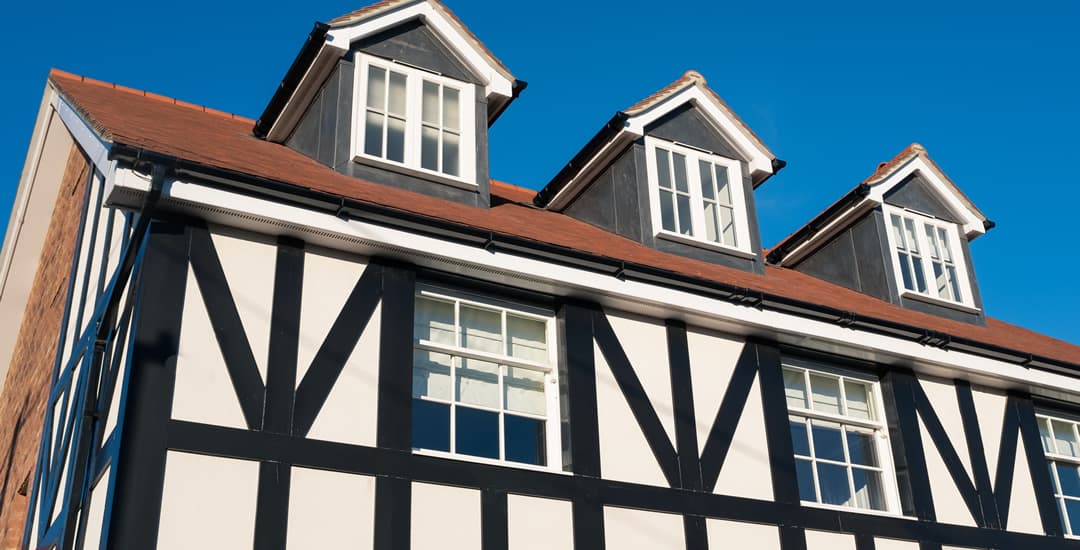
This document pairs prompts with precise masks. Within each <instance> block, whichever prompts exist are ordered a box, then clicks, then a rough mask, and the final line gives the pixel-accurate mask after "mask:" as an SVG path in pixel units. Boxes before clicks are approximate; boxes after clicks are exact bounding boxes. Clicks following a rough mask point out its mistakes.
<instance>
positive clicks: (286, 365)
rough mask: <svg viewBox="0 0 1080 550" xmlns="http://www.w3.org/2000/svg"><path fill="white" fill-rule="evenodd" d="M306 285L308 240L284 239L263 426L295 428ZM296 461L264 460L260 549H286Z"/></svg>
mask: <svg viewBox="0 0 1080 550" xmlns="http://www.w3.org/2000/svg"><path fill="white" fill-rule="evenodd" d="M303 287H304V243H303V242H301V241H297V240H294V239H289V238H281V239H279V240H278V249H277V266H276V268H275V272H274V298H273V305H272V308H271V311H270V349H269V356H268V357H267V362H266V365H267V367H266V400H265V403H266V405H265V407H264V408H263V424H262V426H263V431H267V432H273V433H280V434H290V433H292V418H293V401H294V398H295V396H296V355H297V351H298V348H299V345H300V306H301V303H302V300H303V297H302V292H303ZM291 474H292V465H291V464H284V463H280V462H262V463H260V464H259V493H258V501H257V505H256V511H255V548H259V549H260V550H262V549H266V550H284V548H285V536H286V528H287V525H288V522H289V483H290V481H291Z"/></svg>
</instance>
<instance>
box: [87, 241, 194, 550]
mask: <svg viewBox="0 0 1080 550" xmlns="http://www.w3.org/2000/svg"><path fill="white" fill-rule="evenodd" d="M189 241H190V231H189V230H188V228H186V227H183V226H180V225H173V224H162V223H154V224H153V225H151V227H150V232H149V235H148V236H147V243H146V249H145V251H144V253H143V261H142V266H141V268H140V274H139V285H138V289H137V291H136V292H137V294H136V304H137V305H136V314H135V321H134V323H135V329H134V331H135V333H134V335H133V338H134V342H133V349H132V355H131V364H130V365H129V367H128V371H129V376H130V378H129V382H128V388H127V403H126V405H125V410H124V411H121V415H122V419H121V424H120V430H121V431H120V434H121V436H120V443H119V445H120V448H119V453H118V454H119V457H118V460H117V463H116V464H115V466H114V467H115V468H116V493H115V496H114V499H113V503H114V504H113V511H112V525H111V527H110V529H109V533H110V535H109V541H108V542H107V546H106V548H109V549H110V550H112V549H117V550H118V549H124V548H155V547H157V533H158V523H159V520H160V516H161V498H162V490H163V488H164V483H165V455H166V449H167V447H166V444H167V441H166V439H167V438H166V425H167V423H168V420H169V416H170V414H171V411H172V399H173V390H174V388H175V384H176V355H177V353H178V351H179V347H180V326H181V321H182V317H183V312H184V298H185V296H184V294H185V292H186V288H187V275H188V245H189ZM193 299H198V297H197V296H196V297H194V298H193Z"/></svg>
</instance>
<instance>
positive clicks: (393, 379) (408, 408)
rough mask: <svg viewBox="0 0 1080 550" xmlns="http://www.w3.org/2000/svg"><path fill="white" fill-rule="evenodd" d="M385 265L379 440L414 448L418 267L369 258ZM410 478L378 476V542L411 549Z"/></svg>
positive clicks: (383, 549)
mask: <svg viewBox="0 0 1080 550" xmlns="http://www.w3.org/2000/svg"><path fill="white" fill-rule="evenodd" d="M367 269H381V270H382V309H381V317H380V327H379V397H378V399H379V402H378V418H377V419H376V426H377V428H376V434H375V440H376V445H377V446H378V447H380V448H383V449H392V450H396V451H405V452H409V451H410V450H411V449H412V338H413V315H414V313H415V312H414V309H415V307H416V304H415V301H416V273H415V272H414V271H412V270H409V269H405V268H401V267H395V266H388V265H381V264H375V263H372V264H369V265H368V267H367ZM411 523H412V484H411V483H410V482H409V480H407V479H401V478H390V477H379V478H378V479H376V480H375V548H378V549H380V550H408V549H409V546H410V544H411V542H410V534H411Z"/></svg>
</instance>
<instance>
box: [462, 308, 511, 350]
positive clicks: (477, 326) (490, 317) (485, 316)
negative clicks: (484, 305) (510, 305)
mask: <svg viewBox="0 0 1080 550" xmlns="http://www.w3.org/2000/svg"><path fill="white" fill-rule="evenodd" d="M461 345H462V346H464V347H466V348H469V349H474V350H477V351H486V352H488V353H498V354H500V355H501V354H503V353H505V350H504V349H503V339H502V315H501V314H500V313H499V312H498V311H492V310H490V309H480V308H477V307H473V306H467V305H464V304H462V306H461Z"/></svg>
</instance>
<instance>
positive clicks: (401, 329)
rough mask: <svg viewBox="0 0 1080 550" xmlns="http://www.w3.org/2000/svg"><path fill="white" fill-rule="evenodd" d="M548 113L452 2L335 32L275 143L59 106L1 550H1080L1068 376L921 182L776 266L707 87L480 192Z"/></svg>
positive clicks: (12, 292) (12, 416)
mask: <svg viewBox="0 0 1080 550" xmlns="http://www.w3.org/2000/svg"><path fill="white" fill-rule="evenodd" d="M523 88H524V83H523V82H521V81H519V80H517V79H516V78H515V77H514V76H513V75H512V74H511V73H510V72H509V70H508V69H507V68H506V67H504V66H503V65H502V64H501V63H500V62H499V61H498V60H497V59H496V58H495V57H494V55H492V53H491V52H489V51H488V50H487V49H486V48H485V47H484V46H483V45H482V43H481V42H480V41H479V40H478V39H477V38H476V37H475V36H473V35H472V34H471V33H470V32H469V31H468V29H467V28H465V26H464V25H463V24H462V22H461V21H459V20H458V19H457V18H456V17H455V16H454V15H453V14H452V13H451V12H450V11H449V10H448V9H447V8H446V6H444V5H442V4H441V3H439V2H438V1H437V0H383V1H381V2H379V3H377V4H374V5H372V6H369V7H366V8H363V9H360V10H358V11H356V12H354V13H351V14H348V15H346V16H343V17H341V18H338V19H336V20H334V21H332V22H330V23H329V24H318V25H316V26H315V28H314V30H313V31H312V33H311V35H310V36H309V37H308V40H307V42H306V43H305V45H304V47H303V49H302V50H301V52H300V53H299V55H298V56H297V58H296V61H295V62H294V63H293V65H292V67H291V68H290V69H289V71H288V73H287V74H286V75H285V78H284V79H283V81H282V84H281V86H280V87H279V88H278V90H277V92H276V93H275V94H274V96H273V98H272V99H271V100H270V102H269V104H268V106H267V108H266V110H265V112H264V113H263V114H262V116H261V117H260V118H259V120H258V121H253V120H248V119H244V118H242V117H237V116H233V115H229V114H226V113H222V112H219V111H214V110H212V109H208V108H204V107H200V106H196V105H191V104H187V103H184V102H181V101H178V100H173V99H170V98H165V97H163V96H159V95H155V94H151V93H147V92H141V91H138V90H132V89H129V88H124V87H121V86H116V85H112V84H107V83H103V82H99V81H95V80H91V79H88V78H84V77H80V76H75V75H72V74H68V73H64V72H60V71H54V72H53V73H52V74H51V75H50V78H49V81H48V84H47V86H46V89H45V95H44V98H43V99H42V103H41V109H40V112H39V116H38V119H37V125H36V127H35V132H34V135H33V139H32V142H31V144H30V153H29V155H28V157H27V161H26V169H25V170H24V172H23V175H22V180H21V182H20V187H19V191H18V195H17V197H16V204H15V208H14V210H13V214H12V220H11V223H10V225H9V229H8V233H7V235H6V236H5V239H4V248H3V253H2V257H0V277H2V284H0V323H3V324H4V326H5V328H6V330H3V331H0V365H3V366H5V367H6V368H7V371H6V381H5V385H4V389H3V399H0V442H2V443H3V445H6V447H4V448H2V449H0V451H2V452H0V470H2V472H3V475H2V481H0V505H2V508H0V529H3V531H2V532H0V537H2V541H0V542H2V543H3V544H4V545H5V546H4V547H5V548H7V547H11V548H32V549H44V548H62V549H65V550H67V549H72V548H78V549H98V548H110V549H144V548H159V549H181V548H183V549H187V548H220V549H230V550H231V549H240V548H255V549H259V550H263V549H307V548H320V547H348V548H365V549H379V550H406V549H427V548H440V549H442V548H447V549H477V548H479V549H483V550H530V549H545V550H549V549H563V548H565V549H571V548H574V549H577V550H585V549H587V550H596V549H603V548H607V549H609V550H619V549H625V548H665V549H669V548H677V549H686V550H706V549H709V548H712V549H714V550H715V549H719V548H725V547H732V546H734V547H738V548H762V549H770V548H772V549H783V550H805V549H810V550H815V549H843V548H846V549H858V550H869V549H874V548H877V549H881V550H890V549H903V548H911V549H914V548H920V549H924V550H926V549H938V548H1018V547H1023V548H1080V541H1077V540H1074V538H1073V536H1074V534H1076V535H1080V469H1078V468H1080V458H1078V457H1080V433H1078V431H1077V430H1078V420H1080V414H1078V412H1080V375H1078V372H1080V371H1078V369H1080V347H1078V346H1075V345H1072V344H1068V343H1065V342H1061V341H1058V340H1054V339H1052V338H1050V337H1047V336H1044V335H1040V334H1036V333H1033V332H1031V331H1027V330H1025V329H1022V328H1019V327H1016V326H1013V325H1009V324H1007V323H1004V322H1002V321H998V320H996V319H994V318H991V317H989V316H987V315H986V309H985V305H984V304H983V301H982V299H981V297H980V295H979V291H978V285H977V281H976V276H975V269H974V265H973V262H972V260H971V255H970V251H969V242H970V241H971V240H973V239H975V238H976V237H979V236H981V235H982V234H983V233H985V232H986V231H987V230H989V229H990V228H991V227H993V224H992V223H991V222H990V221H989V220H988V219H987V218H986V216H985V215H983V214H982V213H981V212H980V211H979V209H978V208H977V207H976V206H975V205H974V204H973V203H972V202H971V201H970V200H969V199H968V198H967V197H966V196H965V195H964V194H963V193H962V192H961V191H960V190H959V188H958V187H957V186H956V185H955V184H954V183H953V182H952V181H951V180H950V179H949V178H948V177H947V176H946V175H945V173H944V172H943V171H942V170H941V169H940V168H939V167H938V166H937V165H936V164H935V163H934V162H933V161H932V160H931V159H930V157H929V156H928V154H927V152H926V150H925V149H924V148H922V147H921V146H919V145H912V146H910V147H908V148H907V149H905V150H904V151H903V152H901V153H900V154H899V155H898V156H896V157H895V158H894V159H893V160H892V161H890V162H888V163H884V164H882V165H880V166H879V167H878V169H877V171H876V172H875V173H874V174H873V175H872V176H871V177H870V178H868V179H867V180H866V181H864V182H863V183H861V184H859V185H858V186H857V187H856V188H855V189H854V190H853V191H852V192H850V193H849V194H847V195H846V196H844V197H842V198H841V199H840V200H839V201H837V202H836V203H835V204H834V205H833V206H831V207H829V208H828V209H826V211H825V212H823V213H822V214H821V215H819V216H818V217H817V218H815V219H814V220H812V221H810V222H809V223H808V224H807V225H806V226H805V227H804V228H802V229H800V230H799V231H797V232H795V233H794V234H793V235H791V236H790V237H789V238H787V239H785V240H784V241H783V242H781V243H780V244H778V245H777V246H774V247H772V248H771V249H770V248H766V247H764V246H763V243H762V242H761V236H760V231H759V222H758V218H757V214H756V212H755V206H754V193H755V189H756V188H757V187H758V186H760V185H762V184H763V183H765V182H766V180H768V179H769V178H770V177H772V176H773V175H775V174H776V172H777V171H778V170H780V169H781V168H783V167H784V162H783V161H781V160H779V159H777V157H776V156H775V155H774V154H773V153H772V152H771V151H770V150H769V148H768V147H767V146H766V145H765V144H764V143H762V141H761V140H760V139H759V138H758V137H757V136H756V135H755V134H754V133H753V131H751V130H750V129H749V128H748V127H747V126H746V125H745V124H744V123H743V122H742V121H741V120H740V119H739V118H738V117H737V116H736V115H735V114H734V112H733V111H732V109H731V108H730V107H728V106H727V105H726V104H725V103H724V102H723V101H722V100H721V99H720V97H719V96H718V95H717V94H716V93H715V92H714V91H713V90H711V89H710V88H709V87H708V85H707V83H706V80H705V78H704V77H703V76H702V75H700V74H699V73H696V72H694V71H690V72H687V73H686V74H684V75H683V76H682V77H681V78H679V79H678V80H676V81H675V82H673V83H672V84H670V85H669V86H667V87H665V88H663V89H661V90H660V91H658V92H656V93H655V94H653V95H651V96H649V97H648V98H646V99H644V100H643V101H641V102H639V103H638V104H636V105H634V106H632V107H630V108H627V109H625V110H622V111H619V112H617V113H616V114H615V115H614V116H613V118H612V119H611V120H610V122H609V123H607V124H606V125H605V126H604V127H603V128H601V129H600V131H599V132H598V133H597V134H596V136H595V137H593V138H592V139H591V140H589V142H588V143H587V144H585V145H584V146H583V148H582V149H581V151H580V153H578V154H577V155H576V156H575V157H574V158H573V159H571V160H570V161H569V162H568V164H567V165H566V167H565V168H564V169H563V170H561V171H560V172H559V173H558V174H556V175H554V177H553V178H552V180H551V181H550V183H548V184H547V185H546V186H545V187H544V188H543V189H542V190H541V191H539V193H537V192H534V191H531V190H528V189H525V188H521V187H515V186H512V185H508V184H505V183H501V182H497V181H494V180H492V179H491V178H490V176H489V173H488V147H487V144H488V128H489V127H490V126H491V125H492V124H494V123H495V122H496V120H497V119H498V117H499V115H500V113H502V112H503V111H504V110H505V109H506V108H507V107H508V106H509V105H510V104H511V102H512V101H513V100H514V99H515V98H516V97H517V96H518V94H519V93H520V92H521V90H522V89H523ZM1074 512H1075V513H1074Z"/></svg>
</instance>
